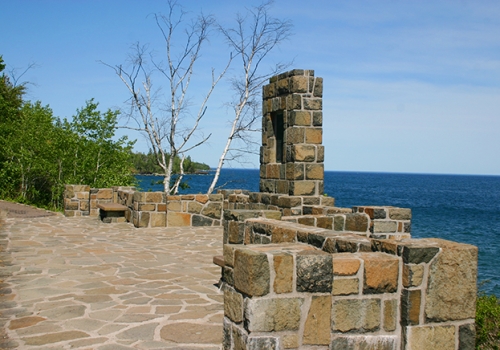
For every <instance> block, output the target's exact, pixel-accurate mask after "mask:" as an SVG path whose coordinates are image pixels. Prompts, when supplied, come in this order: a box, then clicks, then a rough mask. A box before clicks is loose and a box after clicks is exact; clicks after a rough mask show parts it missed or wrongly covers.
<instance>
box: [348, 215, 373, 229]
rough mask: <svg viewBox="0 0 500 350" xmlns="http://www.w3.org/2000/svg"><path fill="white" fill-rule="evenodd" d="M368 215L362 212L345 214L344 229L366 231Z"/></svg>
mask: <svg viewBox="0 0 500 350" xmlns="http://www.w3.org/2000/svg"><path fill="white" fill-rule="evenodd" d="M369 221H370V220H369V217H368V215H366V214H362V213H352V214H346V215H345V230H346V231H356V232H367V231H368V225H369Z"/></svg>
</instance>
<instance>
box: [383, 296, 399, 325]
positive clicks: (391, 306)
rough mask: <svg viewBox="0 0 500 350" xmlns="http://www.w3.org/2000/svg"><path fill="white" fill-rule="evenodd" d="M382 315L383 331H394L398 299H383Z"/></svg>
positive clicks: (396, 320)
mask: <svg viewBox="0 0 500 350" xmlns="http://www.w3.org/2000/svg"><path fill="white" fill-rule="evenodd" d="M383 317H384V318H383V329H384V331H386V332H392V331H395V330H396V326H397V322H398V301H397V300H396V299H390V300H384V315H383Z"/></svg>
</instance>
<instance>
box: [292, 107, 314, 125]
mask: <svg viewBox="0 0 500 350" xmlns="http://www.w3.org/2000/svg"><path fill="white" fill-rule="evenodd" d="M290 118H291V125H296V126H311V112H308V111H292V112H291V113H290Z"/></svg>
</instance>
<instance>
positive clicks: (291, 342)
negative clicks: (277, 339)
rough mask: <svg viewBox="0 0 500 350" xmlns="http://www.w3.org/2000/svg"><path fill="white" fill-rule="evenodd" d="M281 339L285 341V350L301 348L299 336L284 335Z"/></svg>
mask: <svg viewBox="0 0 500 350" xmlns="http://www.w3.org/2000/svg"><path fill="white" fill-rule="evenodd" d="M281 339H282V340H283V347H284V348H285V349H295V348H298V347H299V336H298V334H283V336H282V337H281Z"/></svg>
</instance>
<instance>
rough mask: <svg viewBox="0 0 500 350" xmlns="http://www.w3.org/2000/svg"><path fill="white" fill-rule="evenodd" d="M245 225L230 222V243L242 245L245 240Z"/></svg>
mask: <svg viewBox="0 0 500 350" xmlns="http://www.w3.org/2000/svg"><path fill="white" fill-rule="evenodd" d="M244 233H245V224H244V223H243V222H238V221H229V222H228V239H229V240H228V243H232V244H242V243H243V240H244Z"/></svg>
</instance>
